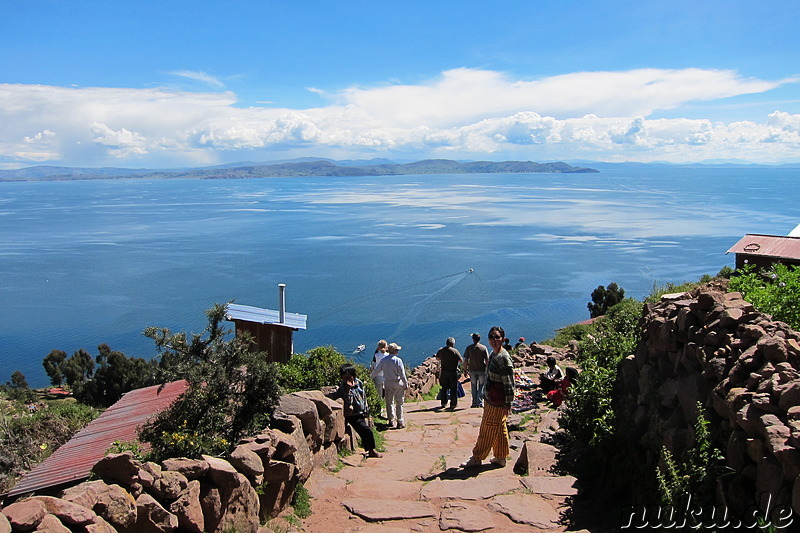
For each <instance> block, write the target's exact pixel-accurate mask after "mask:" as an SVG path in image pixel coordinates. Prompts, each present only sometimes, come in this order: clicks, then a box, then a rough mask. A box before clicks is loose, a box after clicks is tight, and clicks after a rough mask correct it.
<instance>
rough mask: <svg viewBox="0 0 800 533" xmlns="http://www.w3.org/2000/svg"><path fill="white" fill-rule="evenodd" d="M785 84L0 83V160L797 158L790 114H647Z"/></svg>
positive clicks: (640, 74)
mask: <svg viewBox="0 0 800 533" xmlns="http://www.w3.org/2000/svg"><path fill="white" fill-rule="evenodd" d="M181 72H183V74H184V75H185V74H186V73H187V72H188V71H181ZM193 74H198V73H193ZM199 74H202V73H199ZM790 82H793V80H782V81H776V82H768V81H763V80H755V79H744V78H742V77H740V76H738V75H737V74H736V73H735V72H733V71H720V70H700V69H683V70H656V69H640V70H631V71H625V72H583V73H574V74H565V75H562V76H554V77H550V78H543V79H540V80H534V81H519V80H513V79H510V78H509V77H508V76H507V75H505V74H502V73H498V72H493V71H485V70H475V69H455V70H450V71H446V72H444V73H443V74H442V75H441V77H440V78H438V79H436V80H432V81H430V82H428V83H423V84H420V85H413V86H412V85H391V86H386V87H378V88H373V89H364V88H359V89H352V88H351V89H347V90H344V91H341V92H340V93H338V94H335V95H332V96H330V98H331V105H329V106H326V107H318V108H310V109H280V108H265V107H251V108H242V107H239V106H237V105H236V104H237V100H236V97H235V95H234V94H233V93H231V92H218V93H196V92H182V91H174V90H168V89H163V88H162V89H116V88H97V87H94V88H91V87H90V88H64V87H52V86H43V85H20V84H0V123H2V124H4V128H2V129H0V165H4V166H9V165H11V164H16V165H24V164H26V163H30V162H41V161H53V162H59V163H61V164H71V165H80V166H84V165H87V166H88V165H97V166H99V165H103V164H107V163H110V162H113V163H115V164H120V161H122V162H123V163H125V162H127V163H130V164H132V165H133V164H136V165H142V166H146V165H148V164H150V165H153V164H155V163H154V162H156V161H158V162H161V164H162V165H163V164H164V162H165V161H169V162H170V163H173V164H181V165H190V164H206V163H212V162H215V161H217V160H224V159H225V156H224V155H221V154H224V153H226V152H236V153H237V155H241V153H242V152H257V154H251V155H250V157H254V158H259V157H260V158H262V159H269V158H270V154H271V155H273V156H274V155H276V154H280V153H281V152H283V153H289V152H290V151H292V150H294V153H298V152H297V151H298V150H301V151H302V153H305V154H307V155H326V154H327V153H332V152H334V151H335V152H336V153H340V154H341V153H346V154H350V155H352V156H361V157H367V156H374V155H380V156H389V157H391V156H392V154H395V153H399V154H402V155H401V156H402V157H420V158H422V157H450V156H452V157H464V158H498V157H502V158H520V159H570V158H594V159H600V160H660V159H665V160H673V161H697V160H702V159H708V158H715V159H720V158H726V157H731V158H734V157H735V158H739V159H746V158H750V159H752V160H755V161H764V162H770V161H800V115H792V114H789V113H786V112H783V111H775V112H774V113H772V114H770V115H769V116H768V117H765V119H764V121H763V122H762V123H756V122H752V121H735V122H712V121H710V120H707V119H686V118H671V119H663V118H662V119H653V118H648V117H649V116H650V115H652V114H653V113H654V112H656V111H659V110H664V109H679V108H680V106H681V105H683V104H687V103H696V102H701V101H709V100H716V99H721V98H727V97H731V96H735V95H742V94H752V93H758V92H764V91H768V90H770V89H772V88H775V87H777V86H779V85H782V84H785V83H790ZM322 94H325V93H322ZM677 113H679V111H678V112H675V111H673V114H677Z"/></svg>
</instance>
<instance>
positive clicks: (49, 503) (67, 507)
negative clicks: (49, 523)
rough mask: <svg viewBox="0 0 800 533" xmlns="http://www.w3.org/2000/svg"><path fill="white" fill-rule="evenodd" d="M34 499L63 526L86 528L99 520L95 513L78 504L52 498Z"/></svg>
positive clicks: (40, 497)
mask: <svg viewBox="0 0 800 533" xmlns="http://www.w3.org/2000/svg"><path fill="white" fill-rule="evenodd" d="M32 499H35V500H39V501H40V502H42V504H44V507H45V509H46V510H47V512H48V513H49V514H51V515H55V516H56V517H58V519H59V521H61V522H62V523H63V524H69V525H75V526H85V525H86V524H91V523H93V522H95V520H96V518H97V515H96V514H95V513H94V511H91V510H89V509H87V508H86V507H83V506H82V505H78V504H77V503H72V502H68V501H66V500H62V499H59V498H53V497H52V496H34V497H33V498H32Z"/></svg>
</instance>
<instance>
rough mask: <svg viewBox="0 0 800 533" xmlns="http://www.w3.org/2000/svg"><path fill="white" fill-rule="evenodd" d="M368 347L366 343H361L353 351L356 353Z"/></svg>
mask: <svg viewBox="0 0 800 533" xmlns="http://www.w3.org/2000/svg"><path fill="white" fill-rule="evenodd" d="M366 347H367V345H366V344H359V345H358V346H356V349H355V350H353V352H354V353H359V352H363V351H364V350H365V349H366Z"/></svg>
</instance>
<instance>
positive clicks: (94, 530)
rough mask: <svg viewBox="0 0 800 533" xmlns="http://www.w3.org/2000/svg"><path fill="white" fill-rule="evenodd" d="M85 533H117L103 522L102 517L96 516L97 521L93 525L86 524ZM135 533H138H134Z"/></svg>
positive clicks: (137, 532)
mask: <svg viewBox="0 0 800 533" xmlns="http://www.w3.org/2000/svg"><path fill="white" fill-rule="evenodd" d="M85 531H86V533H117V530H116V529H114V528H113V527H112V526H111V524H109V523H108V522H106V521H105V520H103V517H101V516H98V517H97V520H96V521H95V522H94V523H93V524H87V525H86V526H85ZM136 533H140V532H139V531H136Z"/></svg>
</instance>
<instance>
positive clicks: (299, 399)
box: [273, 393, 323, 450]
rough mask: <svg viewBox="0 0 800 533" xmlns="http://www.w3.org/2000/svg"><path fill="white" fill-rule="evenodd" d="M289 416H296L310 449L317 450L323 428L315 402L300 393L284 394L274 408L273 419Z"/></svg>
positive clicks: (320, 443)
mask: <svg viewBox="0 0 800 533" xmlns="http://www.w3.org/2000/svg"><path fill="white" fill-rule="evenodd" d="M320 394H321V393H320ZM290 416H294V417H297V418H298V419H299V420H300V423H301V424H302V426H303V433H304V434H305V436H306V438H307V439H308V444H309V446H310V447H311V449H312V450H318V449H319V448H320V446H321V445H322V433H323V429H322V423H321V422H320V419H319V413H317V406H316V404H315V403H314V402H313V401H311V400H309V399H308V398H305V397H303V396H302V395H300V393H291V394H284V395H283V396H281V398H280V402H279V403H278V406H277V407H276V408H275V411H274V413H273V419H274V420H275V421H278V420H281V419H286V418H288V417H290ZM281 429H283V428H281ZM284 431H285V430H284ZM287 433H288V431H287Z"/></svg>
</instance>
